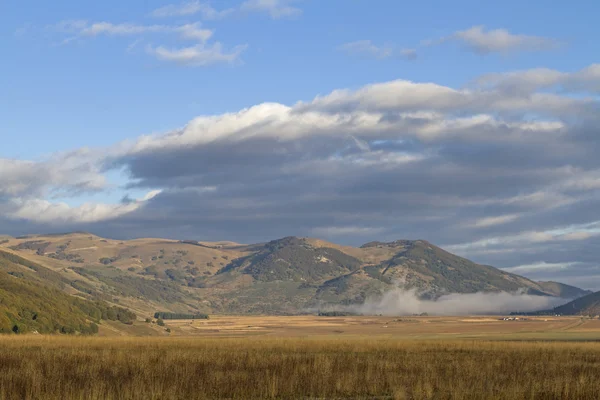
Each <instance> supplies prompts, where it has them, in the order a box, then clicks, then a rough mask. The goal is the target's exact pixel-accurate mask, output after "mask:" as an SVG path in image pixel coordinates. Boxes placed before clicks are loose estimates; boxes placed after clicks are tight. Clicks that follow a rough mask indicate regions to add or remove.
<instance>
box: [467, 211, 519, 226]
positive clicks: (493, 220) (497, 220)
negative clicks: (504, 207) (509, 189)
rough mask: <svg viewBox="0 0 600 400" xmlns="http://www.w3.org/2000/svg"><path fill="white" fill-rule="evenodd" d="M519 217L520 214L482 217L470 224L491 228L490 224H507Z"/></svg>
mask: <svg viewBox="0 0 600 400" xmlns="http://www.w3.org/2000/svg"><path fill="white" fill-rule="evenodd" d="M517 218H519V216H518V215H516V214H512V215H500V216H497V217H486V218H480V219H478V220H476V221H475V222H473V223H472V224H471V225H470V226H472V227H474V228H489V227H490V226H495V225H502V224H507V223H509V222H512V221H514V220H516V219H517Z"/></svg>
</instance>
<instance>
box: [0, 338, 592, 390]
mask: <svg viewBox="0 0 600 400" xmlns="http://www.w3.org/2000/svg"><path fill="white" fill-rule="evenodd" d="M599 378H600V345H598V344H595V343H533V342H530V343H523V342H522V343H514V342H470V341H455V342H452V341H426V342H419V341H398V340H393V339H364V338H359V339H335V340H334V339H297V338H296V339H202V338H194V339H191V338H190V339H187V338H186V339H178V338H160V339H156V338H141V339H140V338H114V339H105V338H80V337H76V338H73V337H3V338H0V399H49V400H51V399H82V400H83V399H85V400H88V399H204V398H235V399H253V398H260V399H267V398H281V399H294V398H365V399H366V398H397V399H599V398H600V379H599Z"/></svg>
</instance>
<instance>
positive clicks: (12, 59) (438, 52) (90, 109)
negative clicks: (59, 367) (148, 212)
mask: <svg viewBox="0 0 600 400" xmlns="http://www.w3.org/2000/svg"><path fill="white" fill-rule="evenodd" d="M238 3H240V2H239V1H218V2H216V1H215V2H213V3H211V5H212V6H213V7H214V8H216V9H227V8H231V7H235V6H236V5H238ZM166 4H168V3H165V2H164V1H128V2H122V1H114V0H112V1H111V0H109V1H105V2H88V1H85V2H79V1H57V2H46V1H28V0H24V1H19V2H16V1H9V2H4V4H3V5H2V7H3V8H2V10H1V11H2V12H1V13H0V22H1V27H2V28H1V29H2V34H1V35H0V40H1V45H2V48H3V49H4V52H5V54H6V55H7V57H6V61H5V62H3V63H2V65H0V73H1V74H2V76H3V77H4V80H5V82H4V84H3V85H2V86H3V88H5V89H3V91H4V92H5V96H2V99H1V100H0V101H1V102H2V103H0V106H1V107H2V109H3V110H4V113H3V114H4V118H3V119H4V121H5V122H4V124H5V129H6V132H7V134H9V133H10V132H17V131H18V132H22V134H26V135H27V138H28V139H29V140H27V141H16V142H15V143H13V144H12V145H11V146H10V148H8V149H4V150H3V155H4V156H8V157H27V158H30V157H39V156H42V155H44V154H47V153H49V152H54V151H61V150H64V149H68V148H77V147H81V146H105V145H110V144H112V143H114V142H116V141H119V140H123V139H126V138H130V137H135V136H138V135H141V134H147V133H152V132H161V131H167V130H170V129H172V128H174V127H178V126H181V125H183V124H185V123H186V122H187V121H189V120H190V119H191V118H192V117H194V116H196V115H199V114H215V113H222V112H227V111H237V110H239V109H241V108H243V107H248V106H251V105H254V104H258V103H261V102H265V101H275V102H280V103H284V104H293V103H295V102H296V101H298V100H310V99H312V98H313V97H314V96H315V95H316V94H319V93H321V94H325V93H328V92H330V91H331V90H334V89H337V88H353V87H360V86H362V85H365V84H368V83H372V82H381V81H388V80H392V79H397V78H403V79H408V80H414V81H434V82H436V83H439V84H444V85H450V86H453V87H457V86H461V85H463V84H465V82H467V81H468V80H470V79H471V78H472V77H474V76H477V75H479V74H482V73H486V72H490V71H495V72H501V71H506V70H513V69H527V68H534V67H539V66H544V67H547V68H554V69H558V70H561V71H572V70H576V69H579V68H581V67H582V66H583V65H585V63H586V61H587V60H586V59H587V58H588V57H589V56H590V55H592V54H595V53H598V50H600V49H599V48H598V47H599V46H598V43H597V41H596V40H593V38H594V37H597V36H598V35H594V33H597V31H598V29H600V28H597V27H596V26H595V25H596V23H595V18H596V16H597V11H598V9H599V8H600V6H598V4H597V3H596V2H593V1H581V2H578V3H577V6H572V5H569V4H567V3H556V2H555V3H554V4H553V6H552V7H548V3H547V2H544V1H528V2H518V1H505V2H501V3H500V2H497V3H495V4H492V3H487V4H485V5H481V2H478V1H453V2H444V1H438V2H420V3H419V2H408V3H405V2H398V1H378V2H375V3H373V2H366V1H335V0H328V1H314V0H312V1H311V0H306V1H302V2H295V3H293V6H294V7H298V8H299V9H301V10H302V13H301V15H297V16H293V17H290V18H278V19H273V18H270V17H269V15H268V14H267V13H253V14H251V15H248V14H244V15H236V16H232V17H230V18H224V19H222V20H217V21H203V20H202V18H201V17H200V16H199V15H187V16H174V17H170V18H153V17H152V16H150V15H149V14H150V13H151V12H152V11H153V10H155V9H157V8H160V7H162V6H165V5H166ZM375 5H376V6H375ZM65 20H88V21H90V22H111V23H115V24H118V23H135V24H140V25H152V24H172V25H177V24H184V23H191V22H198V21H200V22H201V23H202V25H203V27H206V28H208V29H214V30H215V34H214V38H215V40H218V41H220V42H222V43H223V44H224V46H227V47H233V46H235V45H240V44H243V45H247V46H248V48H247V50H246V51H244V52H243V54H242V55H241V57H240V65H213V66H210V67H207V68H190V67H181V66H177V65H171V64H168V63H164V62H161V61H158V60H156V59H153V58H151V57H149V56H148V55H147V54H145V51H144V46H145V45H149V44H153V43H154V44H159V43H165V42H167V43H169V42H172V41H173V40H174V38H172V37H164V35H152V34H150V35H124V36H117V37H106V36H102V37H92V38H86V39H83V40H81V41H80V42H77V43H71V44H69V45H59V44H60V43H61V41H62V40H64V39H65V37H66V35H64V34H61V33H60V32H56V31H55V30H54V29H52V26H53V25H56V24H58V23H59V22H61V21H65ZM569 21H572V23H569ZM575 21H577V22H576V23H574V22H575ZM475 25H485V26H486V27H488V28H490V29H497V28H504V29H507V30H509V31H511V32H518V33H520V34H531V35H538V36H545V37H551V38H555V39H557V40H560V41H563V42H565V46H564V47H563V48H561V49H560V50H559V51H558V52H535V53H532V54H527V53H525V54H523V53H520V54H516V55H515V54H509V55H506V54H500V55H492V56H481V55H479V54H471V53H467V52H461V51H457V47H458V46H459V45H448V46H435V47H432V48H423V47H422V46H419V44H420V42H421V41H423V40H427V39H437V38H440V37H443V36H447V35H449V34H451V33H452V32H455V31H458V30H463V29H467V28H469V27H471V26H475ZM138 40H139V41H140V42H139V43H138V44H137V45H136V47H135V48H134V49H133V50H132V51H130V52H128V51H127V47H128V46H129V45H131V44H132V43H135V42H136V41H138ZM175 40H176V39H175ZM358 40H371V41H372V42H373V43H375V44H377V45H380V46H385V45H389V46H393V47H397V48H412V49H416V50H417V51H418V58H417V59H416V60H415V61H414V62H406V61H403V60H401V59H392V58H390V59H386V60H383V61H384V62H382V60H377V59H368V58H365V57H349V56H348V55H347V54H346V53H344V52H342V51H338V50H336V48H337V47H338V46H340V45H342V44H344V43H348V42H353V41H358Z"/></svg>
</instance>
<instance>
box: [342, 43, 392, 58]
mask: <svg viewBox="0 0 600 400" xmlns="http://www.w3.org/2000/svg"><path fill="white" fill-rule="evenodd" d="M338 49H339V50H341V51H344V52H346V53H348V54H353V55H360V56H367V57H374V58H379V59H382V58H387V57H389V56H391V55H392V48H391V47H389V46H376V45H375V44H373V42H371V41H370V40H358V41H356V42H350V43H345V44H343V45H341V46H339V47H338Z"/></svg>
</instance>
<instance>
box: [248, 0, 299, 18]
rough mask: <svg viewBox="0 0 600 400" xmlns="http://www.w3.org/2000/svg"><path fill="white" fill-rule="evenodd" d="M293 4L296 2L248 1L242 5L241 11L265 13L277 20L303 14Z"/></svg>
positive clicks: (275, 0) (280, 0)
mask: <svg viewBox="0 0 600 400" xmlns="http://www.w3.org/2000/svg"><path fill="white" fill-rule="evenodd" d="M293 2H294V0H248V1H245V2H244V3H242V5H241V6H240V9H241V10H242V11H258V12H265V13H267V14H269V15H270V16H271V18H275V19H278V18H285V17H293V16H297V15H300V14H302V10H301V9H300V8H297V7H293V6H292V5H291V4H292V3H293Z"/></svg>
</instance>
